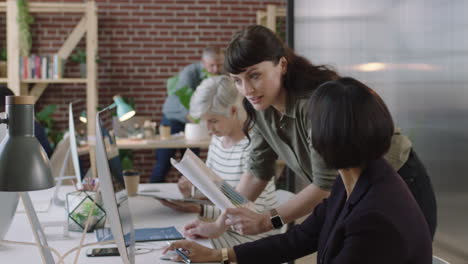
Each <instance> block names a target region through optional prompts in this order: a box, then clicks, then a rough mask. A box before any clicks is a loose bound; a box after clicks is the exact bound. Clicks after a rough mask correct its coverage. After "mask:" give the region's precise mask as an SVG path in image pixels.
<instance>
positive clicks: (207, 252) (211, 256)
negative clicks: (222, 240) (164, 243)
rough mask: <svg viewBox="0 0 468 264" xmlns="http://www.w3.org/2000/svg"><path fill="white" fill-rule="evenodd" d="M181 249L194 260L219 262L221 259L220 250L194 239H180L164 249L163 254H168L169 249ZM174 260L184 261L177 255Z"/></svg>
mask: <svg viewBox="0 0 468 264" xmlns="http://www.w3.org/2000/svg"><path fill="white" fill-rule="evenodd" d="M176 248H178V249H181V250H183V251H184V253H186V255H187V257H189V258H190V260H191V261H192V262H219V261H221V252H220V250H216V249H211V248H207V247H204V246H202V245H200V244H197V243H195V242H192V241H187V240H179V241H176V242H173V243H171V244H170V245H169V246H168V247H167V248H165V249H164V251H163V252H162V254H166V252H167V251H169V250H175V249H176ZM172 260H173V261H182V257H181V256H179V255H177V256H176V257H174V258H173V259H172Z"/></svg>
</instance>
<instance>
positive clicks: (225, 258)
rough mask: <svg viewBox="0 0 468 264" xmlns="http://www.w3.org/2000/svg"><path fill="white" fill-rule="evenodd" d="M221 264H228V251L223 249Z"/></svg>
mask: <svg viewBox="0 0 468 264" xmlns="http://www.w3.org/2000/svg"><path fill="white" fill-rule="evenodd" d="M221 258H222V259H221V263H222V264H229V255H228V249H227V248H223V249H221Z"/></svg>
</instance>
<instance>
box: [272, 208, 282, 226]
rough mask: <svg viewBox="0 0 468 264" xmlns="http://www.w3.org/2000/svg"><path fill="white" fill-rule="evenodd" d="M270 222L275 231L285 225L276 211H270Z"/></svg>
mask: <svg viewBox="0 0 468 264" xmlns="http://www.w3.org/2000/svg"><path fill="white" fill-rule="evenodd" d="M270 221H271V225H273V228H274V229H280V228H281V227H283V225H284V222H283V219H282V218H281V216H280V215H279V214H278V211H276V209H271V210H270Z"/></svg>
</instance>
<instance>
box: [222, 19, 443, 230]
mask: <svg viewBox="0 0 468 264" xmlns="http://www.w3.org/2000/svg"><path fill="white" fill-rule="evenodd" d="M224 69H225V71H226V72H227V73H228V75H229V76H230V77H231V78H233V80H234V83H235V85H236V88H237V90H238V91H239V93H240V94H241V95H242V96H244V97H245V98H244V100H243V106H244V108H245V109H246V113H247V120H246V122H245V123H244V128H243V130H244V133H245V134H246V135H247V137H250V139H251V141H250V144H251V145H252V147H251V151H250V154H249V160H248V170H247V171H246V173H245V174H244V175H243V176H242V177H241V181H240V183H239V184H238V185H237V190H238V191H239V192H240V193H241V194H243V195H244V196H245V197H247V198H248V199H249V200H251V201H255V199H256V198H257V196H258V195H259V194H260V193H261V192H262V191H263V189H264V187H265V186H266V185H267V184H268V182H269V180H270V179H271V177H272V175H273V174H274V173H273V171H274V165H275V161H276V160H277V159H278V157H279V158H280V159H281V160H283V161H285V163H286V166H288V167H289V168H290V169H291V170H292V171H293V172H294V174H295V175H296V176H297V177H303V179H305V180H306V181H309V182H310V183H311V184H309V185H308V186H306V187H304V188H303V189H302V190H300V191H299V192H298V193H297V194H296V195H295V196H294V197H293V198H292V199H290V200H289V201H288V202H286V203H284V204H281V205H280V206H278V207H276V208H274V209H272V210H271V211H270V212H264V213H260V214H259V213H257V212H253V211H251V210H248V209H245V208H238V209H234V210H231V211H230V217H229V218H228V219H227V223H226V224H228V225H231V226H232V227H233V228H235V229H236V230H237V231H239V232H240V233H243V234H249V235H254V234H260V233H263V232H267V231H270V230H272V229H278V228H281V227H282V226H283V225H284V224H287V223H290V222H292V221H294V220H296V219H298V218H299V217H301V216H305V215H307V214H310V213H311V212H312V211H313V210H314V208H315V206H316V205H317V204H319V203H320V202H321V201H322V200H323V199H324V198H326V197H328V195H329V194H330V189H331V187H332V185H333V182H334V181H335V178H336V177H337V176H338V171H337V170H334V169H330V168H328V167H327V166H326V164H325V162H324V160H323V158H322V157H321V156H320V155H319V154H318V153H317V152H316V151H315V150H314V148H312V147H311V146H310V144H308V142H310V138H311V134H313V130H314V129H315V127H312V126H310V124H309V123H310V120H309V118H308V117H307V116H306V113H307V100H308V98H309V97H310V95H311V94H312V93H313V91H315V89H316V88H317V87H318V86H319V85H321V84H322V83H324V82H326V81H330V80H336V79H338V78H339V75H338V74H337V73H336V72H335V71H333V70H332V69H330V68H329V67H326V66H324V65H313V64H311V63H310V62H309V61H308V60H307V59H305V58H304V57H301V56H299V55H297V54H295V53H294V52H293V51H292V50H291V49H289V48H288V47H287V46H285V45H284V43H283V42H282V41H281V40H280V39H279V38H278V37H277V36H276V35H275V34H274V33H273V32H272V31H271V30H269V29H268V28H266V27H263V26H259V25H255V26H250V27H247V28H246V29H244V30H242V31H240V32H238V33H236V34H235V35H234V37H233V39H232V40H231V43H230V44H229V46H228V48H227V50H226V59H225V63H224ZM317 114H320V113H319V112H318V113H317ZM247 132H249V133H248V134H247ZM249 135H251V136H249ZM384 158H385V159H386V160H387V161H388V162H389V163H390V165H392V167H393V168H394V169H395V170H396V171H397V172H398V173H399V174H400V175H401V177H402V178H403V179H404V180H405V182H406V183H407V185H408V187H409V188H410V190H411V192H412V194H413V196H414V197H415V199H416V201H417V202H418V204H419V206H420V207H421V210H422V211H423V214H424V216H425V217H426V221H427V224H428V225H429V230H430V231H431V235H432V236H434V232H435V228H436V224H437V208H436V201H435V195H434V190H433V188H432V185H431V181H430V178H429V175H428V174H427V171H426V169H425V167H424V165H423V164H422V163H421V161H420V160H419V158H418V156H417V155H416V153H415V151H414V150H413V148H412V144H411V141H410V140H409V139H408V138H407V137H406V136H404V135H402V134H401V133H400V131H399V129H395V133H394V135H393V137H392V142H391V145H390V150H389V151H388V152H387V153H386V154H385V156H384Z"/></svg>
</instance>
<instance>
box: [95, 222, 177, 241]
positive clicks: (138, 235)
mask: <svg viewBox="0 0 468 264" xmlns="http://www.w3.org/2000/svg"><path fill="white" fill-rule="evenodd" d="M94 233H95V234H96V238H97V241H98V242H101V241H107V240H114V237H113V236H112V232H111V230H110V228H100V229H96V230H95V231H94ZM180 239H184V236H182V234H181V233H180V232H179V231H177V229H176V228H175V227H174V226H170V227H161V228H137V229H135V241H136V242H148V241H166V240H180Z"/></svg>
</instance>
